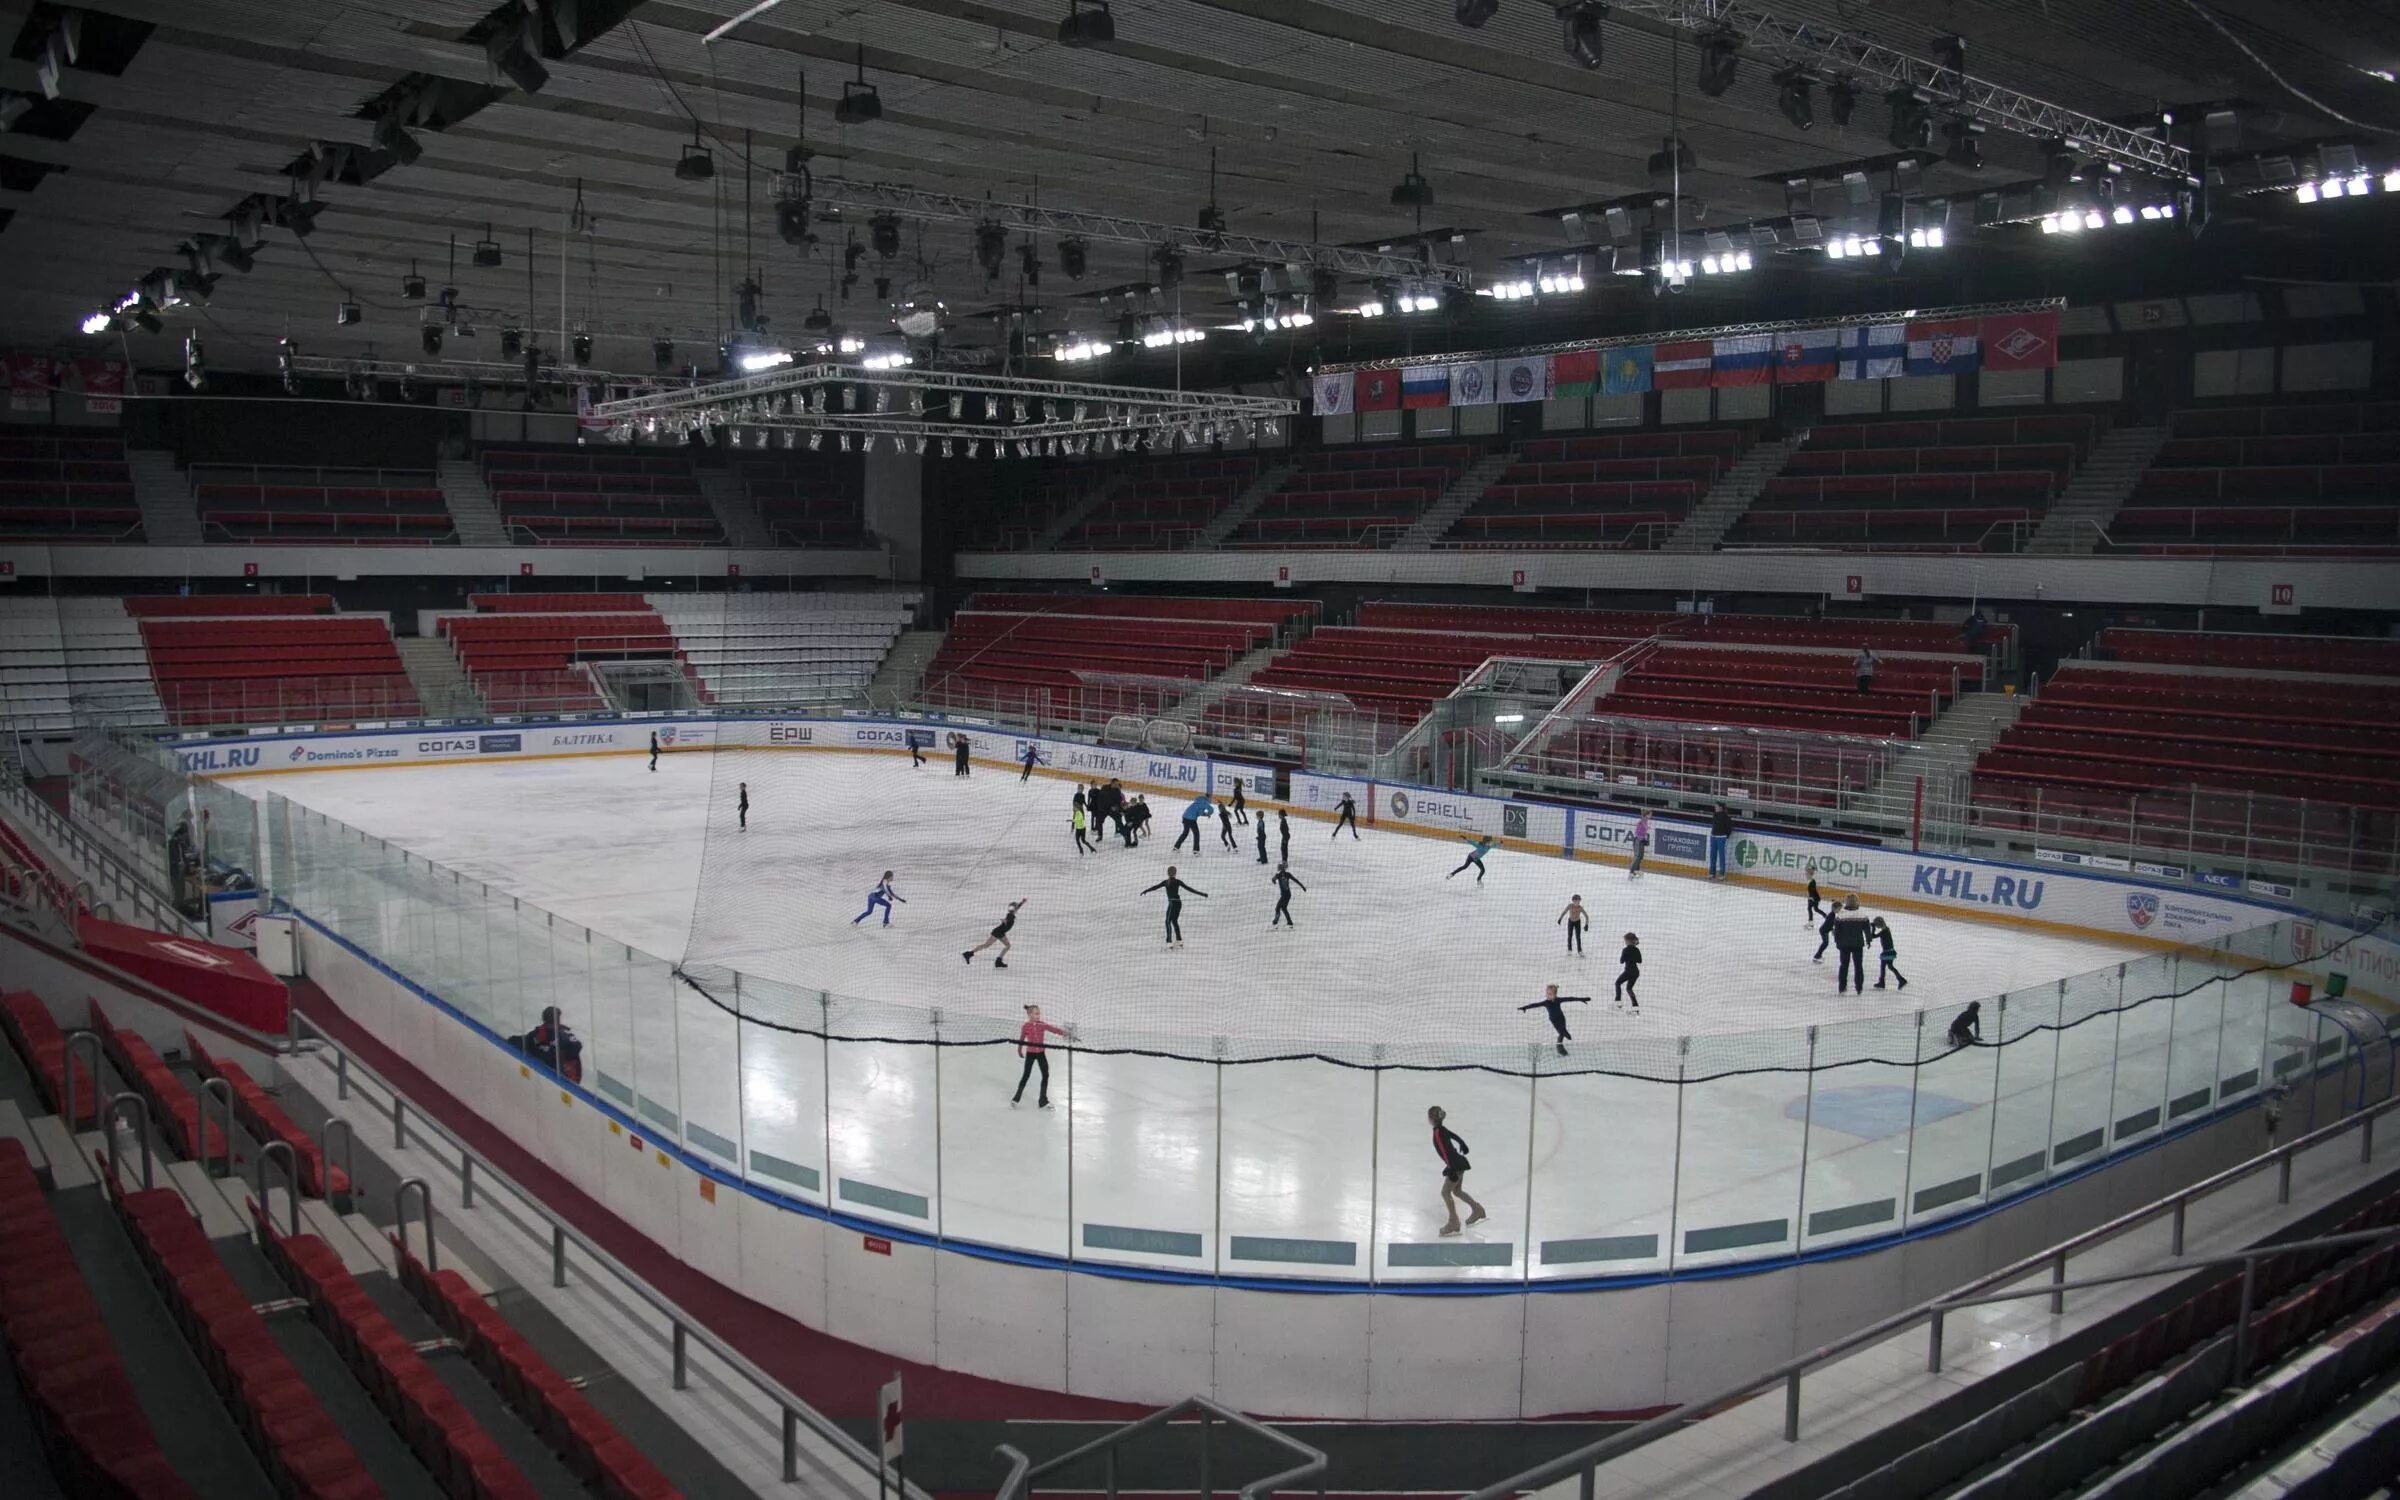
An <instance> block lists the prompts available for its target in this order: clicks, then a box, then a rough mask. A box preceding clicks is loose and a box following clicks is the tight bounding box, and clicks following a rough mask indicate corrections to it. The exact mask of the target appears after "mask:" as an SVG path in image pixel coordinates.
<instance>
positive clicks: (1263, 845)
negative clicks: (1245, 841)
mask: <svg viewBox="0 0 2400 1500" xmlns="http://www.w3.org/2000/svg"><path fill="white" fill-rule="evenodd" d="M1257 826H1258V862H1259V863H1260V864H1262V865H1263V864H1265V863H1266V862H1267V815H1266V814H1265V813H1263V812H1262V813H1260V814H1259V815H1258V825H1257Z"/></svg>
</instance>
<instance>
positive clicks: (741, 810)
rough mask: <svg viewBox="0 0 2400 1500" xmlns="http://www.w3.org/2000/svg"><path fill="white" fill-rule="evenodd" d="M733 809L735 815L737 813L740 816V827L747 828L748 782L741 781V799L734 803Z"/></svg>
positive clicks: (748, 816) (748, 809)
mask: <svg viewBox="0 0 2400 1500" xmlns="http://www.w3.org/2000/svg"><path fill="white" fill-rule="evenodd" d="M733 810H734V812H735V813H736V814H737V815H739V816H740V818H741V820H742V822H741V826H742V827H744V828H747V827H749V826H750V783H749V782H747V781H745V782H743V783H742V800H741V801H740V802H738V803H736V804H734V809H733Z"/></svg>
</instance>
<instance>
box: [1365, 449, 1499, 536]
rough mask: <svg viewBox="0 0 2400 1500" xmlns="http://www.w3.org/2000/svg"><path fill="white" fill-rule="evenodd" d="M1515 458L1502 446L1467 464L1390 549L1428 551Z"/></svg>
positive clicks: (1481, 496) (1470, 508)
mask: <svg viewBox="0 0 2400 1500" xmlns="http://www.w3.org/2000/svg"><path fill="white" fill-rule="evenodd" d="M1515 461H1516V453H1515V451H1514V450H1512V449H1508V448H1503V449H1501V450H1500V451H1499V452H1497V453H1486V454H1485V455H1484V456H1483V457H1481V458H1479V459H1477V460H1475V462H1474V463H1472V464H1470V465H1468V466H1467V471H1466V472H1465V473H1464V474H1461V475H1459V476H1458V477H1457V478H1456V479H1453V480H1451V481H1450V487H1449V488H1448V489H1446V490H1444V491H1442V494H1441V498H1440V499H1438V500H1436V501H1434V502H1433V504H1431V505H1430V506H1427V507H1426V509H1425V514H1423V515H1421V516H1419V517H1417V518H1416V520H1414V521H1412V522H1410V523H1409V528H1408V530H1406V531H1403V532H1401V533H1400V540H1398V541H1397V542H1394V543H1393V544H1392V550H1393V551H1394V552H1426V551H1430V550H1431V549H1432V547H1433V544H1434V543H1435V542H1438V541H1440V540H1441V539H1442V538H1443V537H1444V536H1446V535H1447V534H1448V533H1449V531H1450V528H1451V527H1452V526H1454V525H1456V524H1458V518H1459V517H1460V516H1463V515H1465V514H1466V513H1467V512H1468V511H1469V510H1472V509H1473V508H1474V506H1475V502H1476V501H1478V500H1481V499H1482V498H1483V492H1484V491H1485V490H1487V489H1489V488H1491V486H1492V483H1493V481H1495V480H1497V479H1498V478H1499V477H1500V476H1501V475H1503V474H1505V473H1507V472H1508V466H1509V465H1510V464H1512V463H1514V462H1515Z"/></svg>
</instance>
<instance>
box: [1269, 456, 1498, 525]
mask: <svg viewBox="0 0 2400 1500" xmlns="http://www.w3.org/2000/svg"><path fill="white" fill-rule="evenodd" d="M1480 452H1481V449H1480V448H1478V447H1477V446H1476V445H1475V444H1471V443H1463V442H1462V443H1408V444H1395V445H1384V444H1378V445H1376V446H1373V447H1361V448H1315V449H1306V450H1301V451H1299V452H1296V453H1294V454H1293V455H1292V458H1293V461H1294V464H1295V468H1294V470H1293V473H1292V475H1291V477H1290V478H1289V479H1287V480H1285V481H1284V483H1283V486H1282V487H1281V488H1280V489H1278V490H1276V492H1275V493H1274V494H1272V495H1269V496H1267V497H1266V498H1265V499H1264V500H1262V501H1261V502H1260V503H1259V507H1258V509H1257V510H1256V511H1254V512H1252V513H1251V515H1250V516H1249V518H1248V519H1246V520H1244V521H1243V522H1242V523H1241V525H1239V526H1237V527H1235V528H1234V530H1233V533H1232V535H1230V536H1228V537H1227V538H1226V539H1225V545H1226V546H1228V547H1286V548H1288V547H1388V546H1390V545H1391V544H1392V543H1393V542H1394V541H1397V540H1398V539H1399V535H1400V533H1401V532H1402V531H1403V530H1405V529H1406V528H1407V527H1408V526H1409V524H1410V523H1412V522H1414V521H1415V520H1416V519H1417V517H1418V516H1420V515H1422V514H1424V512H1425V510H1426V508H1427V507H1429V506H1431V505H1432V504H1433V502H1434V501H1436V500H1438V499H1440V498H1441V494H1442V492H1443V491H1444V490H1446V489H1448V488H1449V487H1450V484H1451V482H1452V481H1453V480H1455V479H1457V478H1458V476H1459V475H1460V474H1461V473H1462V472H1464V471H1465V470H1466V468H1467V467H1468V466H1469V465H1471V464H1473V463H1474V462H1475V460H1476V458H1477V457H1478V456H1479V455H1480Z"/></svg>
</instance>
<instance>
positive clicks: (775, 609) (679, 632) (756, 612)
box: [647, 593, 916, 707]
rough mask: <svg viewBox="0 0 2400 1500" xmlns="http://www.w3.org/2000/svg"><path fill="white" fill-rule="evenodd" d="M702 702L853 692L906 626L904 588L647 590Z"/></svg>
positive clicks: (776, 700) (908, 604)
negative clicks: (900, 590) (742, 591)
mask: <svg viewBox="0 0 2400 1500" xmlns="http://www.w3.org/2000/svg"><path fill="white" fill-rule="evenodd" d="M647 602H648V603H649V605H650V606H651V607H652V608H653V609H655V610H656V611H657V612H658V616H659V618H660V619H661V620H663V621H665V622H666V625H667V628H668V630H670V631H672V632H673V633H674V637H675V644H676V647H677V649H678V651H679V652H680V653H681V655H682V658H683V662H684V664H685V666H686V667H687V668H689V669H690V671H691V674H692V676H693V677H694V678H695V679H697V680H698V683H699V686H700V696H701V699H702V701H703V702H706V703H711V704H715V705H718V706H720V707H739V706H745V705H758V706H767V705H777V704H788V703H798V702H803V701H806V700H807V699H808V698H810V697H812V696H822V695H826V694H830V693H856V692H858V691H860V690H861V689H863V688H864V687H865V686H866V684H867V682H868V680H869V679H871V678H872V677H873V676H874V675H875V669H876V667H878V666H879V665H881V664H882V662H883V658H884V656H885V654H886V653H888V652H889V651H890V650H891V648H892V642H893V640H895V639H896V638H897V637H898V636H899V634H900V632H901V631H902V630H903V629H905V628H907V624H908V618H909V611H910V609H911V608H912V607H913V606H914V605H915V603H916V596H915V595H912V594H836V593H822V594H651V595H649V596H647Z"/></svg>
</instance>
